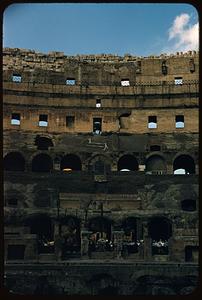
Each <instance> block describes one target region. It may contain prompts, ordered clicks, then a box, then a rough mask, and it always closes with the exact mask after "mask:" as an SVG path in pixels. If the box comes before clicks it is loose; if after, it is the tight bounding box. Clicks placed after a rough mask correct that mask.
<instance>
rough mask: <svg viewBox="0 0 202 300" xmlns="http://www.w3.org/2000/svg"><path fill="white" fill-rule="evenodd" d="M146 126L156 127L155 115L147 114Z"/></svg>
mask: <svg viewBox="0 0 202 300" xmlns="http://www.w3.org/2000/svg"><path fill="white" fill-rule="evenodd" d="M148 128H150V129H152V128H157V117H156V116H149V117H148Z"/></svg>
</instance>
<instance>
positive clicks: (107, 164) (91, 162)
mask: <svg viewBox="0 0 202 300" xmlns="http://www.w3.org/2000/svg"><path fill="white" fill-rule="evenodd" d="M99 161H100V162H101V163H100V164H102V167H103V169H104V171H106V172H109V171H110V170H111V163H112V160H111V158H110V157H109V156H106V155H103V154H100V153H97V154H94V155H93V156H91V157H90V158H89V159H88V170H90V171H95V169H96V163H97V162H99Z"/></svg>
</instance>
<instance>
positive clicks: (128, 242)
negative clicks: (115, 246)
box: [122, 217, 139, 256]
mask: <svg viewBox="0 0 202 300" xmlns="http://www.w3.org/2000/svg"><path fill="white" fill-rule="evenodd" d="M122 228H123V231H124V236H123V255H125V256H127V255H128V254H130V253H137V252H138V246H139V241H137V220H136V218H134V217H128V218H126V219H124V220H123V222H122Z"/></svg>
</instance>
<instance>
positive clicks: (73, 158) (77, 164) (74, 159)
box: [60, 154, 81, 171]
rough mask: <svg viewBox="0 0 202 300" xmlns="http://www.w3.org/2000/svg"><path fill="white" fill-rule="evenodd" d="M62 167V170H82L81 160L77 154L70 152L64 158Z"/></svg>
mask: <svg viewBox="0 0 202 300" xmlns="http://www.w3.org/2000/svg"><path fill="white" fill-rule="evenodd" d="M60 169H61V170H62V171H80V170H81V160H80V158H79V157H78V156H77V155H75V154H68V155H66V156H64V157H63V158H62V161H61V164H60Z"/></svg>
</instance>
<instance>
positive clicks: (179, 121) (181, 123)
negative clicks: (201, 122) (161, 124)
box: [175, 115, 184, 128]
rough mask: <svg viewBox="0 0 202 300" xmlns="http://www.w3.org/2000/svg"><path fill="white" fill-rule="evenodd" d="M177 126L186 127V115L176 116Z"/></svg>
mask: <svg viewBox="0 0 202 300" xmlns="http://www.w3.org/2000/svg"><path fill="white" fill-rule="evenodd" d="M175 128H184V116H183V115H178V116H176V117H175Z"/></svg>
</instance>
